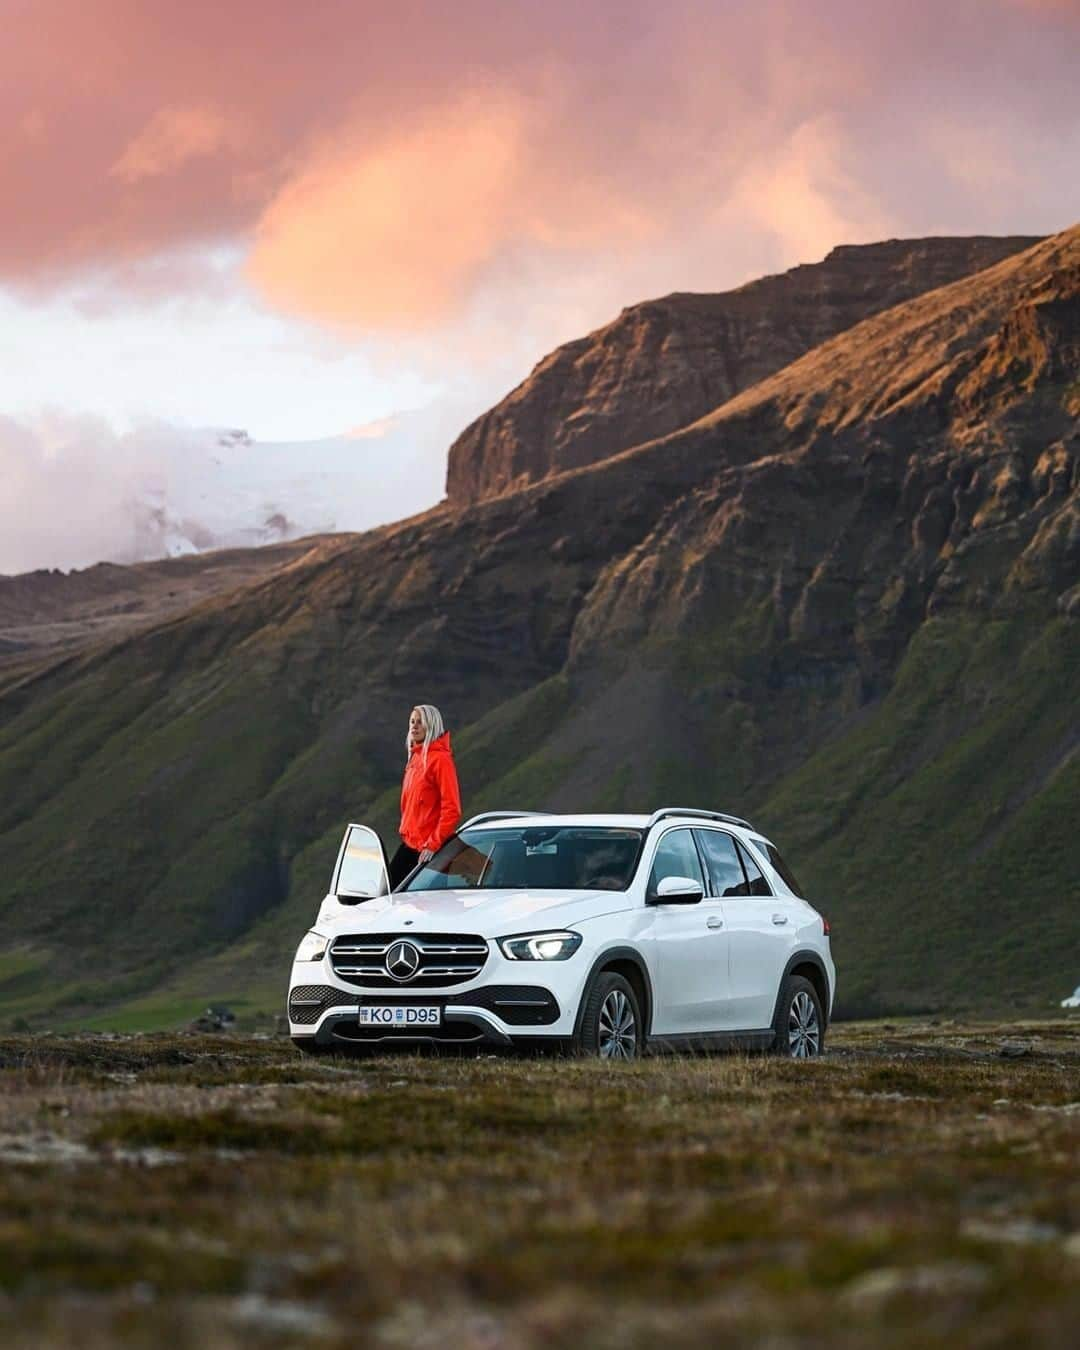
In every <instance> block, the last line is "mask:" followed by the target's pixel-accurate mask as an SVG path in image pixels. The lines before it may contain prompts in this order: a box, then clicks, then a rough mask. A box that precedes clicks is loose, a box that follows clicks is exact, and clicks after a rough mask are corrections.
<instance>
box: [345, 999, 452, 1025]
mask: <svg viewBox="0 0 1080 1350" xmlns="http://www.w3.org/2000/svg"><path fill="white" fill-rule="evenodd" d="M441 1022H442V1009H441V1008H439V1007H433V1008H417V1007H405V1006H404V1005H403V1004H400V1003H370V1004H365V1005H364V1006H363V1007H361V1009H360V1025H361V1026H362V1027H437V1026H439V1024H440V1023H441Z"/></svg>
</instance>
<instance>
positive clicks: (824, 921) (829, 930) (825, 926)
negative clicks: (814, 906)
mask: <svg viewBox="0 0 1080 1350" xmlns="http://www.w3.org/2000/svg"><path fill="white" fill-rule="evenodd" d="M821 926H822V928H823V929H824V930H825V936H826V937H832V924H831V923H830V922H829V921H828V919H827V918H826V917H825V915H824V914H823V915H822V916H821Z"/></svg>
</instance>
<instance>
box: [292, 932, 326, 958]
mask: <svg viewBox="0 0 1080 1350" xmlns="http://www.w3.org/2000/svg"><path fill="white" fill-rule="evenodd" d="M328 940H329V939H327V938H324V937H323V935H322V934H321V933H316V932H315V930H314V929H312V930H311V932H310V933H305V934H304V936H303V937H302V938H301V939H300V946H299V947H297V949H296V960H297V961H321V960H322V959H323V957H324V956H325V955H326V944H327V942H328Z"/></svg>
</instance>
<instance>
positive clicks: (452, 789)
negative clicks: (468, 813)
mask: <svg viewBox="0 0 1080 1350" xmlns="http://www.w3.org/2000/svg"><path fill="white" fill-rule="evenodd" d="M434 769H435V775H434V776H435V783H436V786H437V787H438V789H439V821H438V824H437V825H436V826H435V829H434V831H433V833H432V834H431V836H430V838H428V839H427V840H426V841H425V843H424V848H425V849H430V851H431V852H432V853H434V852H435V850H436V849H439V848H442V846H443V844H445V843H446V841H447V840H448V839H449V838H450V836H451V835H452V834H453V833H454V826H455V825H456V824H457V823H458V821H459V820H460V819H461V791H460V789H459V788H458V776H457V769H456V768H455V767H454V761H453V760H452V759H451V758H450V756H449V755H439V756H437V757H436V758H435V764H434Z"/></svg>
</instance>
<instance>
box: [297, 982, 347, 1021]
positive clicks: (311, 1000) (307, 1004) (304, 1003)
mask: <svg viewBox="0 0 1080 1350" xmlns="http://www.w3.org/2000/svg"><path fill="white" fill-rule="evenodd" d="M349 1005H350V996H349V994H348V993H346V991H345V990H344V989H334V988H333V987H332V986H331V985H328V984H298V985H297V986H296V988H295V989H290V990H289V1021H290V1022H295V1023H296V1024H297V1025H298V1026H303V1027H310V1026H314V1025H315V1023H316V1022H317V1021H318V1020H319V1018H320V1017H321V1016H322V1015H323V1013H324V1012H325V1011H326V1009H327V1008H335V1007H341V1006H344V1007H346V1008H347V1007H349Z"/></svg>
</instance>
